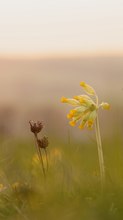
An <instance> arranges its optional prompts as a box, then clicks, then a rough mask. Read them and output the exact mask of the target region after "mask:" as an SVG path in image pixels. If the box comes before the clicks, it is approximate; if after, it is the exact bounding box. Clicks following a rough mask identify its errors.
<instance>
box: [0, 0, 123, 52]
mask: <svg viewBox="0 0 123 220" xmlns="http://www.w3.org/2000/svg"><path fill="white" fill-rule="evenodd" d="M88 53H93V54H96V53H106V54H111V53H114V54H116V53H120V54H121V53H123V0H0V55H10V54H13V55H14V54H20V55H21V54H24V55H25V56H26V55H30V56H32V55H33V56H36V55H55V54H59V55H60V54H68V55H69V54H71V55H74V54H75V55H76V54H78V55H80V54H88Z"/></svg>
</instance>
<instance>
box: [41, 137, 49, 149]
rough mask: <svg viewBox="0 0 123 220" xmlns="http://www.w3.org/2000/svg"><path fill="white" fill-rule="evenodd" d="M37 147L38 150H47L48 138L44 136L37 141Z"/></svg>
mask: <svg viewBox="0 0 123 220" xmlns="http://www.w3.org/2000/svg"><path fill="white" fill-rule="evenodd" d="M38 145H39V147H40V148H44V149H45V148H47V147H48V145H49V141H48V137H46V136H44V137H43V138H42V139H38Z"/></svg>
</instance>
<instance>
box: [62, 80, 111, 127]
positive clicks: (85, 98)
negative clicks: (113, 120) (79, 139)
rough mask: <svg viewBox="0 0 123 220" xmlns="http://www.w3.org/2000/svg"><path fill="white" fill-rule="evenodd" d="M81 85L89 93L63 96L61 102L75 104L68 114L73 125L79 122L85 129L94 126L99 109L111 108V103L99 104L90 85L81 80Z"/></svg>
mask: <svg viewBox="0 0 123 220" xmlns="http://www.w3.org/2000/svg"><path fill="white" fill-rule="evenodd" d="M80 86H82V88H83V89H84V91H85V92H86V93H87V95H78V96H74V97H73V98H66V97H62V98H61V102H62V103H67V104H70V105H72V106H74V108H73V109H72V110H70V112H69V113H68V114H67V118H68V119H70V122H69V124H70V125H71V126H75V125H76V124H77V123H79V128H80V129H83V128H85V127H86V126H87V128H92V127H93V124H94V121H95V119H96V117H97V111H98V109H99V108H100V107H102V109H106V110H108V109H110V105H109V104H108V103H106V102H102V103H101V104H98V96H97V94H96V92H95V90H94V89H93V88H92V87H91V86H90V85H88V84H86V83H85V82H81V83H80Z"/></svg>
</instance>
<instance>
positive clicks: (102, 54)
mask: <svg viewBox="0 0 123 220" xmlns="http://www.w3.org/2000/svg"><path fill="white" fill-rule="evenodd" d="M89 57H90V58H93V57H123V51H121V52H118V51H112V52H111V51H110V52H102V51H100V52H98V51H90V52H83V53H67V52H66V53H65V52H64V53H60V52H59V53H42V54H41V53H0V60H2V59H8V60H20V59H21V60H23V59H24V60H38V59H72V58H73V59H79V58H89Z"/></svg>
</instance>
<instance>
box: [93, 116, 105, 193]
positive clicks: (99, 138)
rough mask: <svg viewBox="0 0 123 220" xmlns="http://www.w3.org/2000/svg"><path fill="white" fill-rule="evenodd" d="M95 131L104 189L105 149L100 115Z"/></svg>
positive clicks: (96, 120)
mask: <svg viewBox="0 0 123 220" xmlns="http://www.w3.org/2000/svg"><path fill="white" fill-rule="evenodd" d="M95 132H96V141H97V149H98V158H99V166H100V178H101V189H102V191H103V188H104V185H105V166H104V158H103V149H102V141H101V134H100V127H99V119H98V115H97V117H96V119H95Z"/></svg>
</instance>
